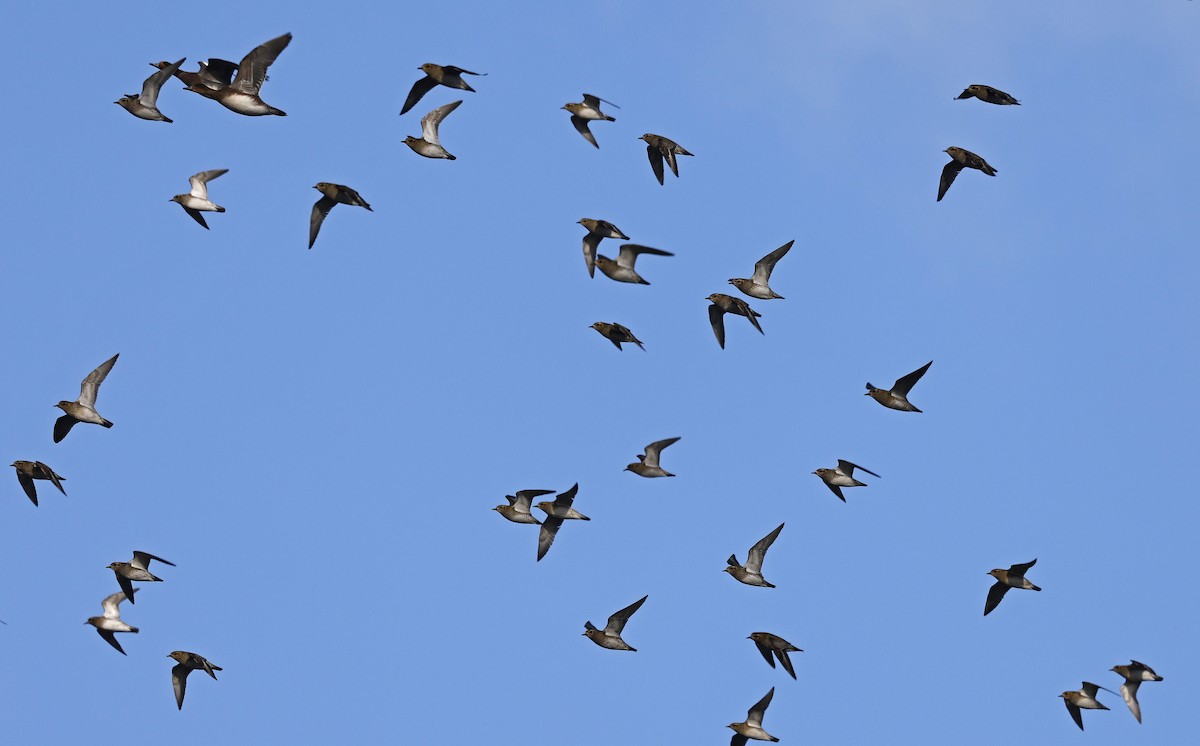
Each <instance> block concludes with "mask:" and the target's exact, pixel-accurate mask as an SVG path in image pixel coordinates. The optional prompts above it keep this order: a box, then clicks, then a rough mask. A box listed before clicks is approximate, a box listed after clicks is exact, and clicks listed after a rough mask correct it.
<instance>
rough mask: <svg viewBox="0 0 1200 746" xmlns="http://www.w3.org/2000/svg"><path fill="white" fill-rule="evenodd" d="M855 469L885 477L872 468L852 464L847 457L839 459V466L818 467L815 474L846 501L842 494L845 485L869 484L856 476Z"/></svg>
mask: <svg viewBox="0 0 1200 746" xmlns="http://www.w3.org/2000/svg"><path fill="white" fill-rule="evenodd" d="M855 469H862V470H863V471H865V472H866V473H868V474H870V475H871V476H873V477H878V478H879V479H882V478H883V477H880V476H879V475H878V474H876V473H875V472H873V471H871V470H870V469H868V468H866V467H863V466H859V465H858V464H852V463H850V462H849V461H847V460H845V459H838V465H837V468H834V469H817V470H816V471H814V472H813V474H816V475H817V476H818V477H820V478H821V481H822V482H824V483H825V486H826V487H828V488H829V490H830V491H831V492H833V494H835V495H837V496H838V499H839V500H841V501H842V502H846V496H845V495H843V494H842V488H843V487H866V486H867V483H866V482H860V481H858V480H857V479H855V478H854V470H855Z"/></svg>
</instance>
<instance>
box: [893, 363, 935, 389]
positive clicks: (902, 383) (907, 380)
mask: <svg viewBox="0 0 1200 746" xmlns="http://www.w3.org/2000/svg"><path fill="white" fill-rule="evenodd" d="M931 365H933V361H932V360H930V361H929V362H927V363H925V364H924V365H922V366H921V367H920V368H917V369H916V370H914V371H913V372H912V373H909V374H908V375H907V376H901V377H900V378H897V379H896V382H895V383H894V384H892V393H893V394H899V395H900V396H908V392H909V391H911V390H912V387H913V386H915V385H916V383H917V381H919V380H921V376H923V375H925V371H927V370H929V366H931Z"/></svg>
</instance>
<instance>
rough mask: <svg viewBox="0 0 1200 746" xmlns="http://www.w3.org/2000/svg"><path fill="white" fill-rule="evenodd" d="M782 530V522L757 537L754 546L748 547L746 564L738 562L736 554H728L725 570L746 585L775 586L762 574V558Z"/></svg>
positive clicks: (765, 555)
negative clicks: (760, 536) (769, 531)
mask: <svg viewBox="0 0 1200 746" xmlns="http://www.w3.org/2000/svg"><path fill="white" fill-rule="evenodd" d="M782 530H783V524H782V523H781V524H779V526H778V527H777V528H776V529H775V530H774V531H772V532H771V533H769V534H767V535H766V536H764V537H763V538H761V539H759V540H758V541H757V542H756V543H755V544H754V546H752V547H750V551H749V552H748V553H747V554H746V564H745V565H741V564H738V561H737V555H736V554H731V555H729V559H727V560H725V563H726V565H727V567H725V572H727V573H729V574H730V575H732V576H733V577H734V578H736V579H737V580H738V581H739V582H741V583H745V584H746V585H755V586H758V587H760V588H774V587H775V586H773V585H771V584H770V583H768V582H767V580H766V578H764V577H763V575H762V564H763V560H764V559H766V557H767V550H768V549H770V548H771V545H772V544H773V543H775V539H777V538H778V537H779V532H780V531H782Z"/></svg>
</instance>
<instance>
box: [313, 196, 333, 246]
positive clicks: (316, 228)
mask: <svg viewBox="0 0 1200 746" xmlns="http://www.w3.org/2000/svg"><path fill="white" fill-rule="evenodd" d="M336 204H337V200H336V199H333V198H331V197H328V196H322V197H321V199H319V200H317V202H316V204H314V205H313V209H312V217H310V218H309V219H308V248H310V249H311V248H312V247H313V244H314V243H316V240H317V234H318V233H320V232H321V223H323V222H325V216H326V215H328V214H329V211H330V210H332V209H333V206H334V205H336Z"/></svg>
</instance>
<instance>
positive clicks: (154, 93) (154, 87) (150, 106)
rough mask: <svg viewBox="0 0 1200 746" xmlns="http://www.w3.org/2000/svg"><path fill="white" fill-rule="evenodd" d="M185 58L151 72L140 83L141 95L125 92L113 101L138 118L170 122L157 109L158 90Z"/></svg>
mask: <svg viewBox="0 0 1200 746" xmlns="http://www.w3.org/2000/svg"><path fill="white" fill-rule="evenodd" d="M186 59H187V58H186V57H184V58H183V59H182V60H179V61H178V62H172V63H171V64H169V65H167V66H166V67H164V68H162V69H160V70H159V71H158V72H156V73H151V74H150V77H148V78H146V81H145V82H144V83H142V93H141V95H138V94H136V93H127V94H125V95H124V96H122V97H121V98H119V99H117V100H116V101H114V102H113V103H114V104H118V105H120V106H121V107H122V108H123V109H125V111H127V112H129V113H130V114H132V115H134V116H135V117H137V118H138V119H148V120H150V121H151V122H170V121H171V120H170V119H168V118H167V117H166V116H164V115H163V113H162V112H161V111H159V110H158V92H159V91H160V90H161V89H162V85H163V83H164V82H166V80H167V78H169V77H171V75H172V74H173V73H174V72H175V71H176V70H178V69H179V66H180V65H182V64H183V62H184V60H186Z"/></svg>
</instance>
